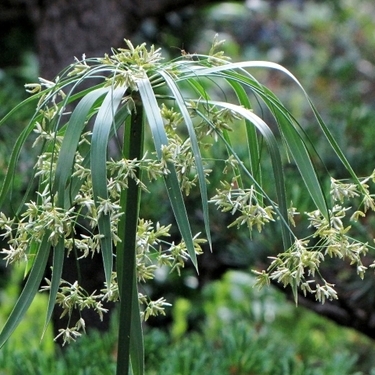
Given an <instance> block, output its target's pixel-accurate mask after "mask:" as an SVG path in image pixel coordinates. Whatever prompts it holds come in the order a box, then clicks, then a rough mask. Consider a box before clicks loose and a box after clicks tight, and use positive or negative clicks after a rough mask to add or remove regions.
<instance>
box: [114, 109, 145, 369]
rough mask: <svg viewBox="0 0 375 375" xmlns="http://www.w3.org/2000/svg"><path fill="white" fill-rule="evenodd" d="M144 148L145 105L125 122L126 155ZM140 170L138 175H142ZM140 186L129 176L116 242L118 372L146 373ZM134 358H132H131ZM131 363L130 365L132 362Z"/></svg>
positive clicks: (135, 154) (133, 155)
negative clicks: (140, 270)
mask: <svg viewBox="0 0 375 375" xmlns="http://www.w3.org/2000/svg"><path fill="white" fill-rule="evenodd" d="M142 152H143V108H142V106H141V105H137V106H136V110H135V112H134V113H133V114H132V116H131V119H130V121H129V122H128V123H126V126H125V133H124V145H123V157H124V158H126V159H134V158H137V159H140V158H141V157H142ZM139 175H140V171H138V178H140V176H139ZM139 201H140V188H139V186H138V185H137V184H136V182H135V181H134V179H129V181H128V188H127V189H124V190H123V191H122V192H121V198H120V205H121V210H122V212H123V213H124V214H123V216H122V217H121V219H120V221H119V226H118V236H119V237H120V239H121V242H119V243H118V245H117V250H116V254H117V259H116V267H117V268H116V269H117V281H118V287H119V295H120V316H119V337H118V354H117V375H120V374H121V375H123V374H126V373H127V372H128V369H129V370H130V373H131V368H132V370H133V372H134V374H143V358H144V354H143V335H142V326H141V320H140V314H139V303H138V291H137V281H136V235H137V225H138V215H139ZM130 360H131V362H130ZM130 364H131V366H130Z"/></svg>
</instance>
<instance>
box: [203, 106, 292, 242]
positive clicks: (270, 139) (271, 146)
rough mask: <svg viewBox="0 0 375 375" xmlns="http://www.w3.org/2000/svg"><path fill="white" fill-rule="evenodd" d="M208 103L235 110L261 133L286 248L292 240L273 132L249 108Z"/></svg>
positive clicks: (279, 157) (282, 175)
mask: <svg viewBox="0 0 375 375" xmlns="http://www.w3.org/2000/svg"><path fill="white" fill-rule="evenodd" d="M210 103H212V104H214V105H217V106H219V107H223V108H228V109H230V110H232V111H234V112H237V113H238V114H240V115H241V116H242V117H244V118H245V119H248V120H249V121H250V122H251V123H252V124H253V125H254V126H255V127H256V128H257V129H258V130H259V131H260V133H261V134H262V136H263V137H264V139H265V141H266V144H267V146H268V150H269V153H270V157H271V161H272V169H273V174H274V179H275V189H276V194H277V198H278V204H279V209H278V210H277V211H278V212H280V215H281V219H282V221H283V224H284V225H282V226H281V231H282V238H283V243H284V247H285V249H288V248H289V247H290V246H291V244H292V242H291V233H290V231H289V229H290V228H289V224H288V204H287V199H286V192H285V183H284V173H283V166H282V163H281V155H280V152H279V148H278V144H277V141H276V138H275V136H274V134H273V133H272V131H271V129H270V128H269V127H268V125H267V124H266V123H265V122H264V121H263V120H262V119H261V118H259V117H258V116H257V115H256V114H254V113H253V112H251V111H250V110H248V109H246V108H244V107H241V106H238V105H235V104H232V103H227V102H217V101H211V102H210Z"/></svg>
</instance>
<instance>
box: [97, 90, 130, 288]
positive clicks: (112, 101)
mask: <svg viewBox="0 0 375 375" xmlns="http://www.w3.org/2000/svg"><path fill="white" fill-rule="evenodd" d="M125 91H126V87H120V88H116V89H113V90H110V91H109V92H108V93H107V95H106V97H105V99H104V101H103V103H102V105H101V106H100V109H99V111H98V114H97V116H96V120H95V123H94V126H93V132H92V138H91V152H90V169H91V177H92V189H93V194H94V198H95V202H96V204H97V205H99V204H100V200H101V199H103V200H107V199H108V191H107V167H106V162H107V148H108V140H109V135H110V132H111V128H112V127H113V126H114V119H115V113H116V110H117V107H118V106H119V104H120V102H121V99H122V97H123V95H124V93H125ZM98 227H99V232H100V234H101V235H102V236H103V237H102V238H101V240H100V245H101V252H102V257H103V266H104V273H105V279H106V282H107V283H108V285H109V284H110V281H111V277H112V269H113V250H112V234H111V219H110V214H109V213H108V214H106V213H104V212H103V213H101V215H100V216H99V218H98Z"/></svg>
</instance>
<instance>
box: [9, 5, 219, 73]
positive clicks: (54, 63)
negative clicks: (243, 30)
mask: <svg viewBox="0 0 375 375" xmlns="http://www.w3.org/2000/svg"><path fill="white" fill-rule="evenodd" d="M13 1H16V0H13ZM24 1H25V2H26V5H27V10H28V14H29V15H30V17H31V18H32V20H33V22H34V25H35V33H36V34H35V37H36V45H37V50H38V56H39V62H40V71H41V75H42V76H43V77H44V78H46V79H53V78H54V77H55V76H56V75H57V74H58V73H59V72H60V71H61V70H62V69H63V68H64V67H66V66H67V65H69V64H71V63H72V62H74V57H77V58H81V57H82V54H83V53H84V54H85V55H86V56H87V57H93V56H102V55H103V54H104V53H109V52H110V49H111V47H115V48H118V47H121V46H123V45H124V43H123V39H124V38H126V39H130V40H131V39H132V38H133V36H134V35H135V34H136V32H137V31H138V30H139V27H140V25H141V23H142V21H143V20H145V19H146V18H150V17H153V18H158V17H161V16H163V15H165V14H166V13H167V12H171V11H175V10H178V9H181V8H183V7H186V6H202V5H205V4H208V3H215V2H216V3H218V2H220V1H217V0H216V1H215V0H199V1H198V0H152V1H150V0H96V1H95V2H93V1H92V0H79V1H67V0H54V1H52V0H45V1H40V2H37V1H36V0H24Z"/></svg>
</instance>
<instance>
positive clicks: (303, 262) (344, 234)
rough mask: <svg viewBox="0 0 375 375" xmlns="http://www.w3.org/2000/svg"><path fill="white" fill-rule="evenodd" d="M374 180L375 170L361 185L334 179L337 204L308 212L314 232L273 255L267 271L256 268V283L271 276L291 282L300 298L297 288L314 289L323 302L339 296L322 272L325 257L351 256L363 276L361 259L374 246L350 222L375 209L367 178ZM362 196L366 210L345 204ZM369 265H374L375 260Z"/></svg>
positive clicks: (263, 283)
mask: <svg viewBox="0 0 375 375" xmlns="http://www.w3.org/2000/svg"><path fill="white" fill-rule="evenodd" d="M370 179H371V180H373V181H374V174H372V175H371V176H370V177H368V178H365V179H363V180H362V181H361V183H360V185H359V186H358V185H356V184H352V183H347V182H343V181H338V180H335V179H331V197H332V199H333V201H334V202H339V203H340V204H335V205H334V206H333V207H332V208H331V209H330V210H329V215H328V217H326V216H325V215H323V214H322V213H321V212H320V211H319V210H315V211H312V212H307V213H306V217H307V219H308V222H309V223H310V224H309V228H310V229H312V230H313V233H312V234H311V235H310V236H309V237H307V238H305V239H302V240H301V239H297V238H296V239H295V241H294V243H293V245H292V246H291V247H290V248H289V249H288V250H287V251H285V252H283V253H281V254H278V256H277V257H270V259H271V264H270V265H269V267H268V269H267V270H266V271H265V270H263V271H254V273H255V274H256V277H257V281H256V285H257V286H259V287H262V286H264V285H269V284H270V282H271V281H272V280H274V281H276V282H279V283H281V284H283V285H284V287H285V286H288V285H290V286H291V287H292V290H293V292H294V295H295V298H296V301H297V289H298V288H300V289H301V291H302V292H303V293H304V295H306V293H311V294H314V295H315V298H316V299H317V300H318V301H320V302H322V303H324V302H325V301H326V300H327V299H328V300H333V299H337V298H338V296H337V292H336V290H335V289H334V285H333V284H331V283H329V282H328V281H327V280H325V279H324V277H323V276H322V275H321V273H320V271H319V269H320V265H321V263H322V262H323V261H324V260H325V259H326V257H329V258H333V257H337V258H340V259H343V260H348V261H349V263H350V265H352V266H354V267H355V268H356V270H357V274H358V275H359V276H360V277H361V278H363V277H364V274H365V272H366V270H367V267H366V266H364V265H363V262H362V259H363V257H364V256H365V255H366V254H367V253H368V251H369V249H370V248H371V246H370V245H369V244H368V243H367V242H361V241H358V240H355V239H353V238H351V237H350V236H349V231H350V229H351V225H350V223H355V222H357V221H358V220H359V218H360V217H364V216H366V211H367V210H368V209H374V203H373V196H372V195H371V194H370V193H369V190H368V186H367V182H368V181H369V180H370ZM355 198H361V199H362V205H363V207H364V209H363V210H359V209H358V210H356V211H354V212H353V209H352V208H351V207H349V206H347V207H344V206H343V204H344V203H348V201H349V200H350V199H355ZM370 267H372V268H375V263H374V264H372V265H371V266H370Z"/></svg>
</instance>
